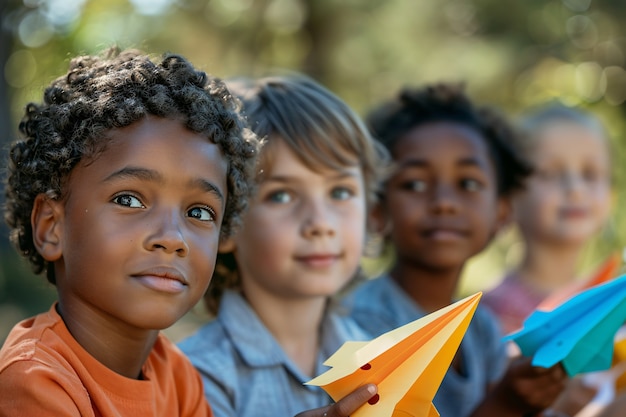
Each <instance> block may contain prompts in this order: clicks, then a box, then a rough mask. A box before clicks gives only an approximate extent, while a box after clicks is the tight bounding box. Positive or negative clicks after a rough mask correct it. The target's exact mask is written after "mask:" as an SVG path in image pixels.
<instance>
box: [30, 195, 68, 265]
mask: <svg viewBox="0 0 626 417" xmlns="http://www.w3.org/2000/svg"><path fill="white" fill-rule="evenodd" d="M30 224H31V227H32V228H33V241H34V243H35V247H36V248H37V251H38V252H39V254H40V255H41V256H42V257H43V258H44V259H45V260H46V261H48V262H54V261H57V260H58V259H60V258H61V256H62V255H63V248H62V237H63V227H62V225H63V203H62V202H60V201H58V200H54V199H52V198H50V197H48V196H47V195H45V194H39V195H37V197H35V202H34V203H33V211H32V213H31V215H30Z"/></svg>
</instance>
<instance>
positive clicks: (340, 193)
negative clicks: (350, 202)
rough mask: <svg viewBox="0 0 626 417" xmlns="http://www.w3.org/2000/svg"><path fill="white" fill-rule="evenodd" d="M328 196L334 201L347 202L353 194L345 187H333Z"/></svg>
mask: <svg viewBox="0 0 626 417" xmlns="http://www.w3.org/2000/svg"><path fill="white" fill-rule="evenodd" d="M330 195H331V197H332V198H333V199H335V200H347V199H349V198H350V197H352V196H353V195H354V193H353V192H352V190H350V189H349V188H346V187H335V188H333V189H332V190H331V192H330Z"/></svg>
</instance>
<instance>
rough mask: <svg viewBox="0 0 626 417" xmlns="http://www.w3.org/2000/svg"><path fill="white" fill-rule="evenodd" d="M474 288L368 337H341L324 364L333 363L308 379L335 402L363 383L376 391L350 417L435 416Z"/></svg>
mask: <svg viewBox="0 0 626 417" xmlns="http://www.w3.org/2000/svg"><path fill="white" fill-rule="evenodd" d="M481 296H482V293H481V292H478V293H476V294H474V295H472V296H470V297H467V298H464V299H463V300H460V301H457V302H456V303H454V304H451V305H449V306H447V307H444V308H442V309H440V310H437V311H435V312H433V313H431V314H429V315H427V316H425V317H422V318H420V319H418V320H415V321H413V322H411V323H409V324H406V325H404V326H402V327H398V328H397V329H395V330H392V331H390V332H387V333H385V334H383V335H381V336H379V337H377V338H375V339H373V340H371V341H370V342H346V343H345V344H344V345H343V346H341V348H339V350H337V352H335V353H334V354H333V355H332V356H331V357H330V358H328V360H326V362H324V364H325V365H327V366H331V367H332V368H331V369H329V370H328V371H326V372H325V373H323V374H322V375H320V376H318V377H316V378H314V379H312V380H311V381H309V382H307V385H317V386H320V387H322V388H323V389H324V390H325V391H326V392H327V393H328V394H329V395H330V396H331V397H332V398H333V399H334V400H335V401H338V400H339V399H341V398H343V397H345V396H346V395H347V394H349V393H350V392H352V391H354V390H355V389H356V388H357V387H360V386H362V385H364V384H367V383H374V384H376V385H377V386H378V394H377V395H376V396H375V397H374V398H372V399H371V400H370V401H369V404H366V405H364V406H362V407H361V408H359V409H358V410H357V411H356V412H355V413H353V414H352V417H386V416H389V417H391V416H393V417H439V413H438V412H437V410H436V409H435V406H434V405H433V404H432V401H433V397H434V396H435V393H436V392H437V390H438V389H439V385H440V384H441V381H442V380H443V377H444V376H445V374H446V371H447V370H448V368H449V367H450V363H451V362H452V359H453V358H454V355H455V354H456V351H457V349H458V348H459V345H460V343H461V340H462V339H463V336H464V335H465V331H466V330H467V327H468V326H469V323H470V321H471V320H472V317H473V316H474V311H476V307H477V306H478V301H479V300H480V297H481Z"/></svg>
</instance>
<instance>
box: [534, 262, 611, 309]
mask: <svg viewBox="0 0 626 417" xmlns="http://www.w3.org/2000/svg"><path fill="white" fill-rule="evenodd" d="M621 263H622V260H621V257H620V256H619V255H618V254H616V253H615V254H613V255H611V256H609V258H608V259H607V260H606V261H604V262H603V263H602V264H601V265H600V267H598V269H597V270H595V271H594V272H593V274H591V276H590V277H589V278H587V279H585V280H582V281H577V282H575V283H573V284H571V285H568V286H566V287H564V288H563V289H561V290H559V291H556V292H555V293H553V294H551V295H550V296H548V297H547V298H546V299H544V300H543V301H542V302H541V303H540V304H539V305H538V306H537V310H541V311H550V310H553V309H554V308H555V307H557V306H559V305H560V304H562V303H563V302H565V301H567V300H568V299H570V298H571V297H573V296H574V295H576V294H578V293H579V292H582V291H584V290H587V289H589V288H591V287H594V286H596V285H600V284H604V283H605V282H607V281H609V280H610V279H612V278H614V277H615V276H616V275H617V273H618V271H619V267H620V265H621Z"/></svg>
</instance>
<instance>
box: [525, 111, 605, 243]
mask: <svg viewBox="0 0 626 417" xmlns="http://www.w3.org/2000/svg"><path fill="white" fill-rule="evenodd" d="M533 141H534V142H533V146H534V147H533V149H532V154H531V158H532V161H533V163H534V166H535V173H534V174H533V175H532V176H531V177H530V178H529V180H528V181H527V185H526V188H525V190H523V191H521V192H520V193H519V194H518V195H517V196H516V197H515V198H514V201H513V207H514V213H515V219H516V220H517V222H518V224H519V227H520V230H521V232H522V234H523V235H524V236H525V237H526V239H527V240H530V241H542V242H544V243H558V244H583V243H585V242H586V241H587V240H588V239H590V238H591V237H592V236H593V235H594V234H595V233H596V232H598V231H599V229H600V228H601V226H602V225H603V224H604V223H605V221H606V220H607V218H608V216H609V213H610V206H611V180H610V157H609V150H608V146H607V143H606V140H605V138H603V137H601V136H599V135H598V134H596V133H594V132H592V131H590V130H589V129H586V128H584V127H583V126H580V125H579V124H576V123H572V122H565V121H563V122H554V123H552V124H550V125H548V126H546V127H544V128H543V129H541V130H540V131H539V132H538V135H537V136H536V137H535V138H533Z"/></svg>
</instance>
